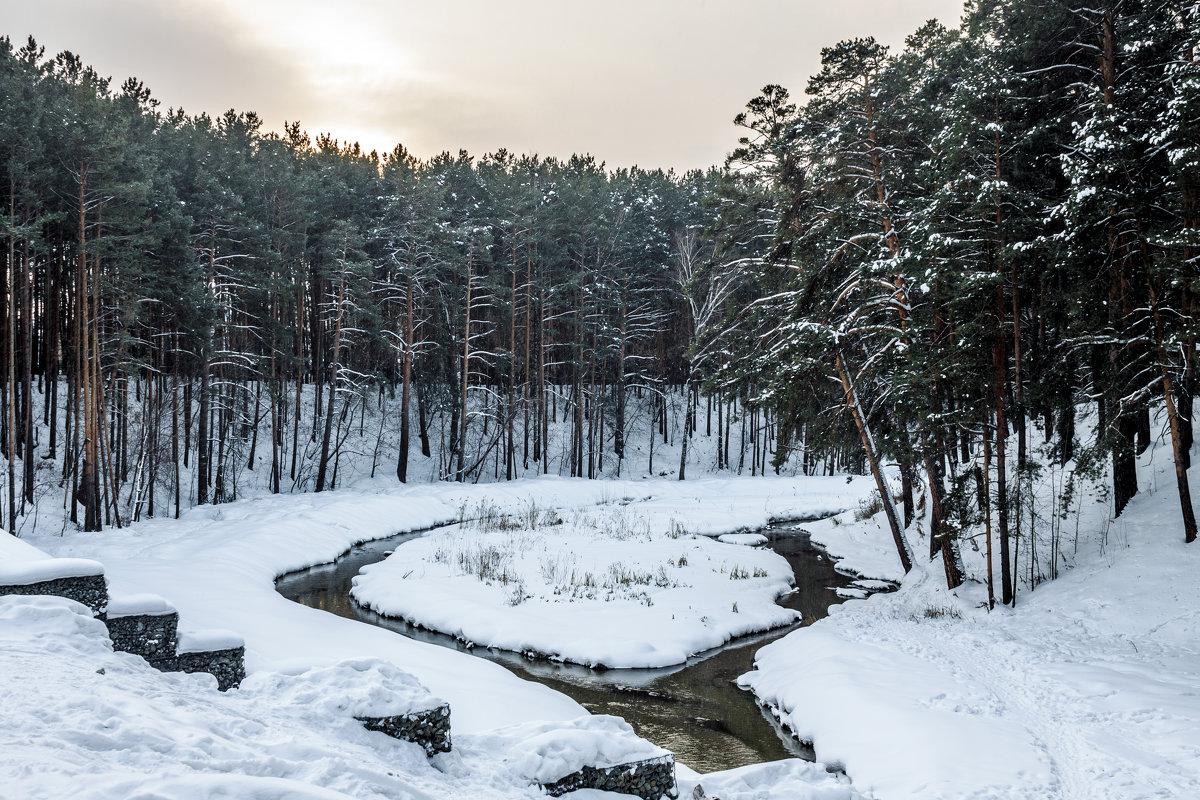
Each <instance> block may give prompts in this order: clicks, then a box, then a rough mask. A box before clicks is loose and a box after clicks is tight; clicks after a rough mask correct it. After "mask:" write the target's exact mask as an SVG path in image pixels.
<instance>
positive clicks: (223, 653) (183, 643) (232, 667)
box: [148, 631, 246, 692]
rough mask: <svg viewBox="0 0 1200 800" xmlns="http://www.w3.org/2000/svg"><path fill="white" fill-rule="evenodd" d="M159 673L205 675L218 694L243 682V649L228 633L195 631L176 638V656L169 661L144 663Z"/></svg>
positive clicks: (244, 652) (244, 656)
mask: <svg viewBox="0 0 1200 800" xmlns="http://www.w3.org/2000/svg"><path fill="white" fill-rule="evenodd" d="M148 660H149V661H150V665H151V666H153V667H154V668H155V669H158V670H161V671H163V672H207V673H209V674H210V675H213V676H214V677H216V679H217V688H218V689H220V690H221V691H222V692H225V691H228V690H230V689H233V688H236V687H238V686H240V685H241V683H242V681H243V680H245V679H246V645H245V642H244V641H242V637H240V636H238V635H237V634H234V633H230V632H228V631H197V632H194V633H187V634H183V635H182V636H180V637H179V652H178V654H176V655H174V656H171V657H169V658H161V659H148Z"/></svg>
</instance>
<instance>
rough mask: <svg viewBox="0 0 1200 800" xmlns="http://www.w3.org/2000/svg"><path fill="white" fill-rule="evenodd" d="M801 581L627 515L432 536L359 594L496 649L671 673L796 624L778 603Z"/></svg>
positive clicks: (368, 580) (736, 549)
mask: <svg viewBox="0 0 1200 800" xmlns="http://www.w3.org/2000/svg"><path fill="white" fill-rule="evenodd" d="M663 524H664V526H665V525H666V524H667V523H666V522H665V521H664V523H663ZM791 582H792V570H791V567H790V566H789V565H788V562H787V560H786V559H784V558H783V557H782V556H780V555H778V554H776V553H773V552H771V551H769V550H762V549H758V548H749V547H743V546H741V545H735V544H724V543H721V542H718V541H716V540H714V539H711V538H708V537H707V536H695V535H690V534H686V533H680V532H679V531H678V530H677V529H676V530H671V529H666V530H664V529H661V528H658V529H656V528H652V527H651V526H650V523H648V522H647V521H646V520H645V518H644V517H640V516H637V515H633V514H631V513H630V512H628V511H626V510H624V509H623V508H617V509H603V510H598V509H589V510H587V512H586V513H584V514H580V515H576V516H575V517H574V518H573V519H572V521H570V522H566V523H561V524H557V525H550V526H543V527H538V528H536V529H516V530H509V529H503V530H483V531H478V530H472V529H470V528H469V527H468V526H461V527H457V528H455V529H451V530H444V531H437V532H434V533H430V534H428V535H427V536H424V537H422V538H419V539H413V540H410V541H407V542H404V543H403V544H401V545H399V546H398V547H397V548H396V550H395V552H394V553H393V554H392V555H391V556H389V557H388V558H387V559H385V560H384V561H382V562H380V563H378V564H371V565H369V566H367V567H364V568H363V570H362V573H361V574H360V575H358V576H357V577H356V578H355V579H354V588H353V589H352V591H351V594H352V595H353V597H354V598H355V600H357V601H358V602H360V603H362V604H363V605H366V606H368V607H369V608H371V609H372V610H374V611H376V612H378V613H380V614H384V615H386V616H392V617H402V618H404V619H406V620H408V621H410V622H413V623H416V624H418V625H421V626H424V627H426V628H431V629H433V630H437V631H442V632H443V633H448V634H450V635H452V636H456V637H458V638H459V639H462V640H463V641H467V642H473V643H475V644H479V645H484V646H487V647H498V648H501V649H504V650H513V651H516V652H533V653H537V654H540V655H543V656H546V657H548V658H551V659H555V660H563V661H571V662H574V663H578V664H585V665H588V666H596V665H604V666H606V667H613V668H625V667H663V666H668V665H671V664H679V663H682V662H684V661H686V660H687V658H688V657H689V656H691V655H693V654H694V653H699V652H702V651H704V650H708V649H710V648H713V647H718V646H720V645H722V644H724V643H725V642H727V641H729V640H730V639H731V638H733V637H736V636H742V635H745V634H750V633H757V632H759V631H764V630H768V629H771V628H776V627H781V626H784V625H789V624H791V623H792V622H794V621H795V620H796V619H797V617H798V615H797V613H796V612H795V611H792V610H790V609H786V608H782V607H781V606H779V605H777V604H776V602H775V600H776V598H777V597H779V596H780V595H782V594H785V593H787V592H788V591H790V589H791Z"/></svg>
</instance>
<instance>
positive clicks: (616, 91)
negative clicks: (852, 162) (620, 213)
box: [0, 0, 962, 169]
mask: <svg viewBox="0 0 1200 800" xmlns="http://www.w3.org/2000/svg"><path fill="white" fill-rule="evenodd" d="M961 6H962V2H961V0H593V2H588V3H584V2H578V1H577V0H423V1H422V2H417V1H416V0H390V2H389V0H320V1H319V2H318V0H0V34H5V35H8V36H10V37H11V38H13V39H14V40H16V41H19V42H21V41H23V40H24V38H25V36H27V35H28V34H33V36H34V37H35V38H37V39H38V41H39V42H40V43H41V44H43V45H44V46H45V47H46V49H47V51H48V52H50V53H53V52H57V51H59V50H72V51H74V52H76V53H77V54H79V55H80V56H81V57H82V58H83V60H84V62H85V63H89V64H91V65H93V66H94V67H96V69H97V70H98V71H99V72H101V73H102V74H104V75H111V76H112V77H113V79H114V81H115V82H116V83H117V84H119V83H120V82H121V81H122V80H124V79H125V78H126V77H129V76H131V75H132V76H136V77H138V78H140V79H141V80H143V81H144V82H145V83H146V85H147V86H149V87H150V89H151V91H152V92H153V93H154V96H155V97H157V98H158V99H159V100H161V101H162V103H163V105H164V106H176V107H178V106H182V107H183V108H184V109H185V110H187V111H188V112H192V113H195V112H200V111H207V112H209V113H214V114H215V113H220V112H222V111H224V110H226V109H228V108H237V109H238V110H253V111H256V112H258V113H259V115H260V116H262V117H263V119H264V120H265V121H266V123H267V126H268V127H270V128H274V129H279V128H281V127H282V125H283V122H284V121H285V120H296V119H299V120H300V121H301V123H302V125H303V127H304V129H305V130H307V131H309V132H310V133H313V134H315V133H316V132H318V131H328V132H331V133H333V134H334V135H335V136H337V137H338V138H339V139H342V140H346V141H351V140H353V141H358V142H360V143H361V144H362V145H363V146H364V147H365V148H366V149H368V150H369V149H378V150H381V151H382V150H390V149H391V148H392V146H393V145H395V144H396V143H397V142H403V143H404V144H405V145H406V146H407V147H408V148H409V149H410V150H412V151H413V152H415V153H416V154H417V155H419V156H429V155H432V154H434V153H436V152H439V151H442V150H457V149H458V148H460V147H461V148H466V149H467V150H469V151H471V152H472V153H475V154H482V153H485V152H490V151H493V150H496V149H498V148H500V147H507V148H508V149H510V150H514V151H517V152H537V153H541V154H543V155H558V156H565V155H569V154H570V153H572V152H590V153H593V154H594V155H596V156H597V157H598V158H601V159H603V160H605V161H607V162H608V164H609V165H610V166H629V165H632V164H638V165H640V166H643V167H675V168H678V169H687V168H690V167H701V166H707V165H710V164H715V163H718V162H720V161H721V160H722V159H723V157H724V155H725V153H726V152H727V151H728V150H730V149H731V148H732V146H733V145H734V143H735V142H736V138H737V132H736V130H735V129H734V128H733V126H732V125H731V123H730V120H731V119H732V118H733V116H734V114H736V113H737V112H738V111H739V110H741V108H742V107H743V106H744V105H745V103H746V101H747V100H749V99H750V98H751V97H752V96H753V95H755V94H756V93H757V92H758V90H759V89H760V88H761V87H762V86H763V85H765V84H767V83H781V84H783V85H784V86H787V87H788V88H789V89H791V91H792V93H793V95H795V96H800V95H802V94H803V89H804V84H805V81H806V78H807V76H808V75H810V74H812V73H813V72H814V71H815V70H816V69H817V67H818V65H819V61H820V49H821V47H822V46H825V45H828V44H832V43H833V42H835V41H837V40H839V39H843V38H847V37H851V36H867V35H870V36H875V37H876V38H877V39H880V40H881V41H883V42H885V43H888V44H891V45H893V46H899V45H900V44H901V43H902V42H903V40H904V37H905V36H906V35H907V34H908V33H910V32H911V31H912V30H914V29H915V28H916V27H918V26H919V25H920V24H921V23H922V22H924V21H925V20H927V19H929V18H931V17H936V18H938V19H940V20H942V21H943V22H945V23H947V24H956V23H957V20H958V16H959V12H960V10H961Z"/></svg>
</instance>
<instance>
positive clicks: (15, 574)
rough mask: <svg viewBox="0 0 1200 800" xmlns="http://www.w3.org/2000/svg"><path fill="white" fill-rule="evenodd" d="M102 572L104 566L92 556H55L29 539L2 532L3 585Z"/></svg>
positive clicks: (0, 567)
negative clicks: (32, 543)
mask: <svg viewBox="0 0 1200 800" xmlns="http://www.w3.org/2000/svg"><path fill="white" fill-rule="evenodd" d="M103 574H104V565H103V564H100V563H98V562H96V561H93V560H91V559H86V558H53V557H51V556H49V555H47V554H46V553H44V552H42V551H41V550H39V549H38V548H36V547H34V546H33V545H31V544H29V543H28V542H25V541H22V540H20V539H17V538H16V537H14V536H11V535H9V534H7V533H0V586H28V585H29V584H31V583H42V582H43V581H54V580H59V579H60V578H87V577H91V576H93V575H103Z"/></svg>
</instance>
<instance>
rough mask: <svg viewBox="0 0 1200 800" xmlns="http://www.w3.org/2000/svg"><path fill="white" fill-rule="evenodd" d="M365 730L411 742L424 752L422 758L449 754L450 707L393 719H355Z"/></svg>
mask: <svg viewBox="0 0 1200 800" xmlns="http://www.w3.org/2000/svg"><path fill="white" fill-rule="evenodd" d="M358 721H359V722H361V723H362V724H363V725H364V726H365V727H366V728H367V730H371V731H380V732H381V733H386V734H387V735H388V736H391V737H392V738H393V739H402V740H404V741H406V742H414V743H416V744H419V745H421V747H423V748H424V749H425V755H427V756H433V755H434V754H435V753H449V752H450V706H449V705H448V704H444V705H440V706H436V707H435V708H431V709H429V710H428V711H418V712H416V713H413V714H399V715H397V716H394V717H358Z"/></svg>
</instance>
